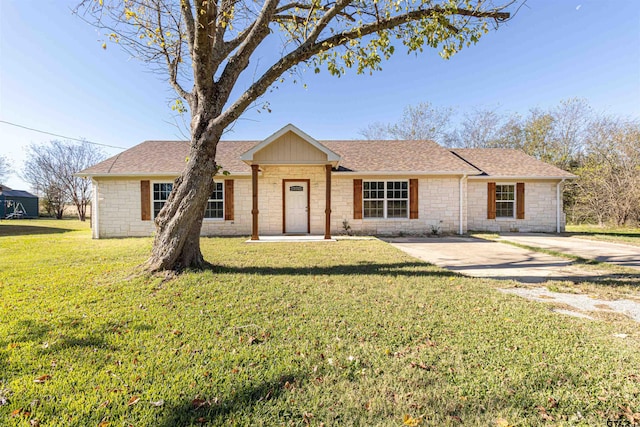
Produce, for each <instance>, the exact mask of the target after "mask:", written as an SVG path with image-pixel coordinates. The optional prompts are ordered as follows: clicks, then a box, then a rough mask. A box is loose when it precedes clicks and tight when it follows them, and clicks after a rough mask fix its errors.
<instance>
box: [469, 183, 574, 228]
mask: <svg viewBox="0 0 640 427" xmlns="http://www.w3.org/2000/svg"><path fill="white" fill-rule="evenodd" d="M516 181H517V182H516ZM501 184H508V185H514V186H515V191H516V204H515V206H514V210H515V217H514V218H495V185H501ZM518 184H520V185H518ZM556 185H557V181H556V180H535V181H533V180H525V181H523V180H489V179H487V180H478V179H470V180H468V186H467V204H468V208H467V218H468V220H467V228H468V230H482V231H492V232H509V231H521V232H536V231H538V232H555V231H556V212H557V211H556V208H557V204H556ZM492 188H493V191H492ZM492 194H493V196H492ZM523 195H524V197H523ZM492 197H493V199H492ZM518 199H519V200H518ZM492 206H493V209H494V210H493V211H492V210H491V207H492ZM491 216H493V218H491ZM517 217H519V218H517ZM562 224H564V218H563V219H562Z"/></svg>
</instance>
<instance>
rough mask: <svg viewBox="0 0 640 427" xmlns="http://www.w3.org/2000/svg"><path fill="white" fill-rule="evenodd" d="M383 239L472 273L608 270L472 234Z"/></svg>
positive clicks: (582, 276)
mask: <svg viewBox="0 0 640 427" xmlns="http://www.w3.org/2000/svg"><path fill="white" fill-rule="evenodd" d="M384 240H385V241H387V242H389V243H390V244H392V245H393V246H395V247H397V248H399V249H401V250H403V251H404V252H406V253H408V254H409V255H412V256H414V257H416V258H419V259H421V260H424V261H427V262H429V263H431V264H435V265H437V266H439V267H443V268H446V269H448V270H451V271H456V272H458V273H461V274H464V275H467V276H472V277H487V278H492V279H512V280H517V281H520V282H523V283H542V282H545V281H547V280H572V281H581V280H588V279H592V278H595V277H601V276H602V274H607V273H606V272H604V273H603V272H598V271H594V270H591V269H589V270H586V269H582V268H580V267H577V266H574V265H571V263H572V261H571V260H567V259H565V258H560V257H555V256H551V255H547V254H543V253H539V252H535V251H530V250H527V249H523V248H518V247H515V246H511V245H506V244H503V243H499V242H492V241H487V240H482V239H476V238H472V237H435V238H428V237H422V238H420V237H397V238H388V239H384Z"/></svg>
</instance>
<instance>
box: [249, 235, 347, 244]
mask: <svg viewBox="0 0 640 427" xmlns="http://www.w3.org/2000/svg"><path fill="white" fill-rule="evenodd" d="M335 241H336V239H334V238H332V237H329V238H328V239H327V238H326V237H325V236H318V235H300V236H286V235H283V236H258V238H257V239H253V238H252V239H249V240H247V241H246V243H310V242H335Z"/></svg>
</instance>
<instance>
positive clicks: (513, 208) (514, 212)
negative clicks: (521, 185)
mask: <svg viewBox="0 0 640 427" xmlns="http://www.w3.org/2000/svg"><path fill="white" fill-rule="evenodd" d="M505 186H511V187H513V200H498V187H505ZM517 197H518V194H517V189H516V184H515V183H511V182H500V183H498V182H496V194H495V203H496V219H497V220H500V219H504V220H510V219H515V217H516V206H517V205H516V198H517ZM498 203H511V206H512V208H511V212H512V213H511V216H500V215H498Z"/></svg>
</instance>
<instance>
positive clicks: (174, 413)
mask: <svg viewBox="0 0 640 427" xmlns="http://www.w3.org/2000/svg"><path fill="white" fill-rule="evenodd" d="M305 380H306V378H305V377H302V376H301V375H300V374H299V373H285V374H282V375H280V376H279V377H277V378H274V379H272V380H270V381H264V382H262V383H258V384H252V385H248V386H246V387H243V388H240V389H237V390H236V391H235V393H234V394H233V396H229V397H227V398H225V399H223V400H219V399H217V398H209V399H207V398H203V397H197V398H195V399H185V400H183V401H182V402H181V403H179V404H176V405H174V406H171V407H169V408H164V411H163V413H165V414H166V415H165V417H164V418H163V419H161V420H159V422H158V424H156V425H157V426H158V427H174V426H188V425H203V424H206V425H210V424H216V425H218V424H224V423H225V421H226V422H228V420H229V418H231V417H232V416H233V414H234V413H239V412H243V413H245V414H246V413H247V412H249V413H250V412H252V408H253V407H255V405H258V404H260V403H261V402H268V401H270V400H274V399H278V398H279V397H280V396H281V395H282V394H283V393H285V392H286V391H287V389H288V388H289V387H291V385H292V384H294V383H295V384H296V386H300V384H301V383H302V382H304V381H305ZM205 395H206V393H205Z"/></svg>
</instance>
